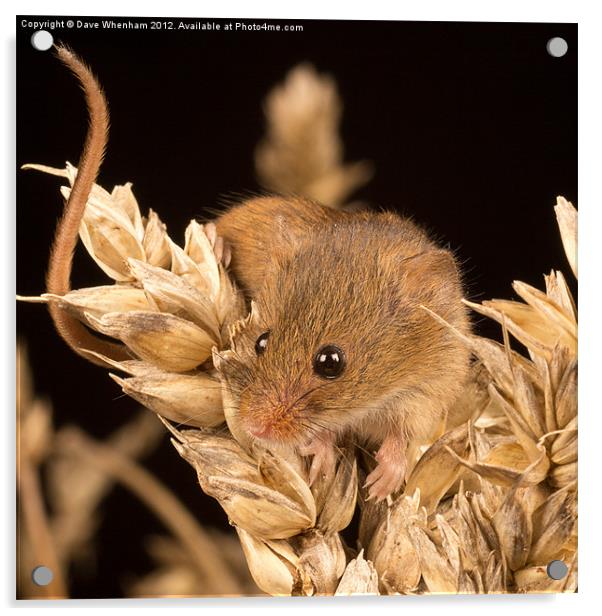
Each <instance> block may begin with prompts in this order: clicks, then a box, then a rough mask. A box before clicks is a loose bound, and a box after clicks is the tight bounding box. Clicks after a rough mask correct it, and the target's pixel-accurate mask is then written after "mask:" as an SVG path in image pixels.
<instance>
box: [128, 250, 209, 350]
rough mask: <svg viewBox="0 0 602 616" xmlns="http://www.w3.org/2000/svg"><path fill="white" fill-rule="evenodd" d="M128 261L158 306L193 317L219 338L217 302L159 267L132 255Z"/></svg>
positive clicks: (205, 329) (154, 303)
mask: <svg viewBox="0 0 602 616" xmlns="http://www.w3.org/2000/svg"><path fill="white" fill-rule="evenodd" d="M128 264H129V267H130V271H131V272H132V275H133V276H134V277H135V278H136V280H138V281H139V282H140V283H141V284H142V286H143V287H144V291H145V292H146V295H147V297H148V301H149V302H150V303H151V305H153V307H154V308H155V309H156V310H158V311H159V312H164V313H169V314H173V315H176V316H178V317H181V318H183V319H186V320H188V321H191V322H192V323H195V324H196V325H198V326H199V327H200V328H201V329H203V330H204V331H206V332H207V333H208V334H210V335H211V337H212V339H213V340H214V342H215V343H216V344H217V343H218V342H219V341H220V328H219V322H218V319H217V313H216V310H215V305H214V304H213V302H212V301H211V300H210V299H209V298H208V297H207V296H206V295H205V294H203V293H202V292H201V291H199V290H198V289H196V288H195V287H193V286H192V285H190V284H188V283H187V282H186V281H185V280H183V279H182V278H181V277H179V276H176V275H175V274H173V273H172V272H168V271H167V270H165V269H162V268H160V267H155V266H154V265H149V264H148V263H144V262H142V261H137V260H136V259H129V260H128Z"/></svg>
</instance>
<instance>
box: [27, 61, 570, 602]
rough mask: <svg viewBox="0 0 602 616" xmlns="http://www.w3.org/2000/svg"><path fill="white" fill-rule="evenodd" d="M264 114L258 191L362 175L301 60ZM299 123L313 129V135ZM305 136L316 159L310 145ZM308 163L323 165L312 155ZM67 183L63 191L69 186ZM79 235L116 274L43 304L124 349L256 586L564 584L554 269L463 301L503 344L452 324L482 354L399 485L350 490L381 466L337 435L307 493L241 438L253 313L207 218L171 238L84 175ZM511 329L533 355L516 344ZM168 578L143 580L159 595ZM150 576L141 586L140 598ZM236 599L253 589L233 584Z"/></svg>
mask: <svg viewBox="0 0 602 616" xmlns="http://www.w3.org/2000/svg"><path fill="white" fill-rule="evenodd" d="M291 102H293V103H294V105H292V106H291V105H289V104H288V103H291ZM267 108H268V117H269V126H270V129H269V132H268V136H267V138H266V141H265V142H264V143H263V145H262V146H261V147H260V150H259V153H258V168H259V170H260V172H261V173H262V174H263V177H264V178H265V179H266V180H265V181H266V184H268V185H270V186H271V187H273V188H277V189H279V190H286V191H290V190H294V191H297V192H303V193H304V194H306V195H309V196H314V197H315V196H316V195H317V194H318V193H319V192H320V191H323V192H322V193H321V194H322V195H323V196H324V195H330V197H329V198H326V200H327V201H329V202H330V203H331V204H336V203H340V202H341V201H342V200H343V199H344V198H345V197H346V196H347V195H348V193H349V191H350V190H351V188H352V187H354V186H357V185H358V183H359V181H358V177H359V176H358V175H357V170H356V172H352V170H349V169H347V170H345V169H344V168H343V167H340V145H337V144H338V135H337V132H336V124H337V121H338V117H339V114H340V104H339V102H338V98H337V96H336V92H335V90H334V84H333V82H332V81H331V80H330V79H328V78H318V77H317V76H316V75H315V74H314V73H313V72H312V71H311V69H309V68H308V67H300V68H297V69H295V70H294V71H292V72H291V74H290V75H289V77H288V79H287V82H286V84H285V85H284V86H283V87H282V88H280V89H277V90H275V91H274V92H273V93H272V94H271V95H270V97H269V99H268V107H267ZM308 126H309V127H311V130H312V131H314V132H315V135H314V136H310V137H307V131H308V130H309V129H308ZM312 134H313V133H312ZM304 136H305V137H307V140H306V142H304V141H303V139H301V137H304ZM305 137H304V138H305ZM308 147H312V148H315V149H316V152H317V153H316V156H313V157H312V156H306V153H307V150H304V148H308ZM320 157H322V158H320ZM308 160H312V161H313V162H312V165H314V164H315V167H313V166H311V165H310V166H309V167H307V168H304V167H303V164H306V163H307V161H308ZM307 164H309V163H307ZM28 167H29V168H35V169H39V170H41V171H46V172H49V173H53V174H55V175H59V176H62V177H64V178H66V179H67V180H68V182H69V184H71V185H72V184H73V179H74V177H75V174H76V169H74V168H73V167H72V166H71V165H69V164H67V167H66V169H64V170H62V169H51V168H48V167H43V166H40V165H28ZM341 174H342V175H341ZM360 176H361V173H360ZM341 177H345V178H346V179H345V180H344V181H341V180H340V178H341ZM362 177H363V176H362ZM326 178H329V179H328V180H327V179H326ZM337 178H338V179H337ZM329 182H330V184H329ZM337 182H338V183H337ZM326 185H328V186H329V188H328V189H326V188H324V186H326ZM316 187H320V188H319V190H318V189H316ZM342 187H344V189H343V188H342ZM62 191H63V194H65V195H67V194H68V191H69V187H63V189H62ZM316 191H317V192H316ZM556 212H557V217H558V221H559V225H560V234H561V236H562V240H563V243H564V246H565V250H566V251H567V257H568V260H569V262H570V264H571V268H572V269H573V271H574V272H575V273H576V271H577V269H576V211H575V209H574V208H573V206H572V205H571V204H570V203H568V202H567V201H565V200H564V199H563V198H561V197H559V199H558V205H557V206H556ZM80 235H81V238H82V241H83V242H84V245H85V246H86V248H87V249H88V252H89V253H90V255H91V256H92V257H93V258H94V260H95V261H96V262H97V263H98V264H99V266H100V267H101V268H102V269H103V271H105V273H107V275H108V276H110V277H111V278H112V279H113V280H114V283H115V284H113V285H108V286H103V287H95V288H88V289H80V290H76V291H72V292H70V293H68V294H67V295H65V296H63V297H57V296H50V295H43V296H41V298H39V299H38V300H37V301H45V302H58V303H59V304H60V305H61V306H64V307H65V308H66V309H68V310H70V311H71V312H72V313H73V314H74V315H76V316H77V317H78V318H79V319H81V320H82V321H83V322H85V323H86V324H87V325H89V326H90V327H91V328H92V329H94V330H96V331H98V332H100V333H102V334H106V335H109V336H112V337H114V338H116V339H118V340H120V341H122V342H123V343H124V344H125V345H126V346H127V348H128V349H129V351H130V353H131V356H132V359H131V360H129V361H123V362H114V361H112V360H110V359H108V358H104V357H100V358H101V359H103V360H104V361H105V363H106V364H107V366H109V367H110V368H112V369H113V370H114V371H116V372H120V373H121V374H122V375H124V376H116V375H114V374H112V375H111V376H112V377H113V378H114V380H115V381H116V383H117V384H118V385H119V386H120V387H121V388H122V389H123V391H124V392H125V393H127V394H128V395H130V396H132V397H133V398H135V399H136V400H138V401H140V402H141V403H142V404H144V405H145V406H147V407H148V408H149V409H151V410H152V411H154V412H155V413H157V414H158V415H160V416H161V417H163V418H164V423H165V426H166V427H167V429H168V430H169V431H170V433H171V435H172V442H173V444H174V447H175V448H176V449H177V451H178V452H179V453H180V455H181V456H182V457H183V458H184V459H185V460H186V461H187V462H188V463H189V464H190V465H192V466H193V468H194V469H195V471H196V473H197V475H198V480H199V483H200V486H201V488H202V489H203V490H204V491H205V492H206V493H207V494H209V495H210V496H212V497H214V498H215V499H217V501H218V502H219V503H220V505H221V506H222V507H223V509H224V511H225V514H226V515H227V517H228V519H229V521H230V524H232V526H234V528H235V530H236V532H237V534H238V538H239V540H240V544H241V546H242V549H243V552H244V555H245V557H246V562H247V565H248V568H249V570H250V572H251V575H252V576H253V579H254V581H255V583H256V584H257V586H258V587H259V588H260V589H261V590H262V591H264V592H266V593H269V594H272V595H291V594H292V595H332V594H353V593H359V594H376V593H380V594H397V593H401V594H421V593H501V592H557V591H574V590H575V589H576V584H577V577H576V576H577V526H576V520H577V506H576V501H577V399H576V387H577V355H576V354H577V324H576V308H575V304H574V301H573V298H572V296H571V293H570V291H569V288H568V285H567V283H566V280H565V278H564V276H563V275H562V273H561V272H558V271H552V272H551V273H550V274H549V275H548V276H546V277H545V291H541V290H538V289H536V288H534V287H531V286H529V285H527V284H525V283H522V282H518V281H517V282H515V283H514V285H513V286H514V289H515V291H516V293H517V294H518V295H519V296H520V298H521V299H522V300H524V301H523V302H518V301H507V300H492V301H488V302H484V303H483V304H473V303H470V302H467V303H468V305H469V306H471V307H472V308H473V309H474V310H476V311H477V312H479V313H481V314H484V315H485V316H487V317H489V318H492V319H495V320H496V321H498V322H499V323H500V324H501V326H502V331H503V340H504V343H503V344H499V343H498V342H495V341H493V340H489V339H485V338H480V337H478V336H466V335H465V334H462V333H460V332H455V333H456V335H457V336H459V337H460V339H461V340H462V341H463V342H464V343H465V344H466V345H467V347H468V348H469V349H470V350H471V352H472V353H473V355H474V357H475V358H476V360H475V363H474V366H473V377H472V380H471V382H470V383H468V384H467V387H466V389H465V392H464V395H463V396H462V398H461V399H460V400H458V401H457V403H456V405H455V407H454V408H453V409H451V410H450V412H449V413H448V415H447V417H446V418H445V419H444V421H442V423H441V425H440V426H439V431H438V435H437V437H436V438H435V440H434V441H433V442H431V443H430V444H428V445H426V446H418V444H411V446H410V451H409V452H408V456H409V469H408V474H407V480H406V484H405V487H404V489H403V491H402V492H401V493H400V494H398V495H396V497H395V498H394V499H392V498H389V499H388V500H387V501H384V502H380V503H376V502H374V501H369V500H367V494H366V493H365V490H364V488H363V487H362V486H363V484H364V481H365V478H366V475H367V474H368V473H369V472H370V470H371V469H372V468H373V465H374V460H373V458H372V457H371V456H370V455H366V454H365V453H361V452H359V451H357V450H356V449H355V447H354V446H353V444H352V443H345V444H343V445H342V446H341V448H340V451H339V457H338V462H337V464H336V466H335V468H334V469H333V471H332V472H331V473H330V474H329V475H322V476H320V477H318V479H317V480H316V481H315V482H314V483H312V485H311V486H310V485H309V483H310V482H309V478H308V464H307V460H305V459H304V458H303V457H301V456H299V455H297V454H293V453H290V452H289V453H287V452H282V451H270V450H267V449H265V448H263V447H261V446H259V445H258V444H257V443H252V442H251V441H250V440H249V438H248V437H247V436H246V434H245V432H244V431H243V430H242V429H241V428H240V426H239V425H238V423H237V412H236V410H237V405H238V400H237V396H236V392H235V390H234V388H232V387H231V386H230V384H231V382H232V375H233V374H235V373H236V371H237V370H239V369H241V365H242V362H243V359H242V358H241V356H240V354H239V352H238V349H237V340H238V338H239V336H240V334H241V332H242V331H243V330H244V328H245V327H248V326H249V324H250V323H252V321H253V319H254V318H256V314H255V312H254V309H253V306H252V305H251V306H250V308H248V307H247V306H246V305H245V302H244V301H243V298H242V296H241V294H240V293H239V291H238V290H237V288H236V286H235V284H234V282H233V281H232V280H231V279H230V277H229V275H228V272H227V264H228V262H229V255H228V253H227V250H225V249H224V246H223V243H222V242H221V241H220V239H219V238H218V237H216V234H215V228H214V226H213V225H212V224H207V225H204V226H203V225H200V224H198V223H197V222H195V221H192V222H191V223H190V225H189V226H188V228H187V230H186V237H185V244H184V247H183V248H182V247H179V246H177V245H176V244H175V243H174V242H173V241H172V239H171V238H170V237H169V236H168V234H167V232H166V229H165V225H163V223H161V221H160V219H159V218H158V216H157V215H156V214H155V213H154V212H152V211H151V212H150V213H149V214H148V216H146V217H143V216H142V215H141V213H140V211H139V208H138V204H137V202H136V199H135V197H134V195H133V193H132V191H131V186H130V185H129V184H126V185H125V186H117V187H115V188H114V189H113V191H112V192H111V193H109V192H107V191H105V190H104V189H102V188H100V187H98V186H95V188H94V190H93V192H92V194H91V196H90V200H89V204H88V211H87V213H86V216H85V219H84V222H83V223H82V227H81V230H80ZM425 310H426V309H425ZM431 316H432V318H433V319H440V317H438V315H436V314H433V313H431ZM510 335H512V336H514V337H515V338H516V339H517V340H518V341H520V342H521V343H522V344H523V345H524V346H525V347H526V348H527V350H528V357H526V356H523V355H521V354H519V353H518V352H517V351H515V350H513V349H512V348H511V344H510ZM171 422H174V423H175V424H177V425H174V423H171ZM182 425H185V426H187V427H186V428H185V429H182V428H181V426H182ZM356 505H359V508H360V511H361V517H360V528H359V537H358V542H357V545H349V546H348V545H346V544H345V542H344V541H343V539H342V537H341V534H340V533H341V531H342V530H343V529H345V528H346V527H347V526H348V525H349V523H350V521H351V519H352V517H353V515H354V511H355V510H356ZM155 506H157V505H156V504H155ZM162 550H163V551H160V550H159V551H160V552H161V554H162V555H161V556H160V557H159V561H162V562H164V563H167V562H169V563H172V565H170V566H173V567H176V566H177V563H178V562H181V561H179V560H178V559H177V558H175V557H173V554H172V552H171V551H170V549H169V548H166V547H165V545H164V546H163V548H162ZM188 557H189V558H193V559H194V555H193V554H191V553H190V552H189V553H188ZM555 559H558V560H563V561H564V562H566V563H567V565H568V566H569V573H568V575H567V576H566V577H565V578H564V579H563V580H559V581H554V580H552V579H551V578H550V577H548V575H547V572H546V567H547V565H548V563H549V562H550V561H551V560H555ZM199 569H200V570H202V563H200V562H197V570H199ZM170 571H173V569H170V570H169V571H163V573H161V574H157V577H156V578H155V579H154V581H153V582H150V581H149V583H156V584H157V587H158V588H165V589H167V588H168V586H169V584H168V580H169V573H170ZM194 575H195V574H193V577H194ZM166 580H167V581H166ZM189 581H190V580H189ZM231 581H232V584H231V585H230V586H229V587H228V588H227V589H226V588H222V589H221V590H220V589H218V588H215V587H214V586H211V585H209V586H207V587H204V588H203V592H208V593H210V592H216V593H218V594H228V593H231V592H236V591H235V590H233V589H234V588H235V587H236V582H235V580H234V577H233V578H231ZM226 585H227V584H226ZM148 588H149V586H148V585H145V584H140V585H138V586H137V590H136V592H137V593H138V594H147V593H148ZM173 588H174V590H172V591H167V590H166V593H167V592H168V593H169V594H186V592H184V590H183V589H184V588H186V589H190V588H191V586H190V585H189V584H187V583H182V586H177V585H176V586H174V587H173ZM197 588H199V587H198V586H197ZM209 589H210V590H209ZM238 592H249V590H248V587H244V589H243V587H242V586H241V585H240V584H239V586H238Z"/></svg>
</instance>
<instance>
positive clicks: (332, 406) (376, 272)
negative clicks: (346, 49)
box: [216, 197, 469, 500]
mask: <svg viewBox="0 0 602 616" xmlns="http://www.w3.org/2000/svg"><path fill="white" fill-rule="evenodd" d="M216 226H217V232H218V233H219V235H220V236H221V237H223V238H224V240H225V242H227V243H228V244H229V245H230V247H231V249H232V263H231V271H232V273H233V274H234V277H235V279H236V280H237V281H238V283H239V285H240V286H241V287H242V288H243V289H244V290H245V291H246V293H247V294H248V296H249V297H250V298H252V299H253V301H254V302H255V305H256V308H257V313H258V319H257V323H256V324H255V325H254V326H253V327H251V328H250V329H245V330H243V332H242V334H241V336H242V337H243V340H242V341H241V343H240V344H241V345H243V347H244V346H245V345H246V347H247V351H248V352H249V353H248V354H249V355H252V356H253V360H252V361H250V362H249V366H248V369H245V370H243V371H240V373H239V374H238V375H237V376H235V377H234V379H235V381H236V379H238V382H236V383H235V384H236V386H237V388H238V389H239V391H240V420H241V423H242V425H243V427H245V428H246V430H247V431H248V432H249V433H250V434H251V435H252V436H253V437H255V438H256V439H258V440H260V441H262V442H264V443H268V444H269V443H274V444H279V445H289V446H293V447H296V448H297V449H298V451H299V452H300V453H302V454H304V455H313V460H312V465H311V469H310V482H313V481H314V480H315V478H316V477H317V475H318V474H319V473H320V472H321V471H322V470H324V469H325V467H327V466H328V465H331V464H333V460H334V455H333V454H334V446H335V445H336V441H337V438H339V437H340V436H341V435H343V434H344V433H349V432H350V433H351V435H352V436H353V437H354V439H355V440H356V441H358V442H359V443H364V444H366V445H368V446H369V447H371V448H374V447H377V448H378V452H377V453H376V460H377V462H378V464H377V466H376V468H375V470H374V471H373V472H372V473H371V474H370V475H369V476H368V478H367V482H366V485H367V486H369V492H370V496H373V497H375V498H377V499H379V500H380V499H382V498H384V497H386V496H387V495H389V494H390V493H392V492H393V491H395V490H397V489H398V488H399V487H400V486H401V484H402V482H403V479H404V477H405V471H406V458H405V454H406V448H407V445H408V442H409V441H410V440H411V439H414V438H418V439H425V438H427V437H428V436H429V435H430V433H431V432H432V430H433V428H434V427H435V425H436V424H437V421H438V420H439V419H440V418H441V416H442V414H443V413H444V412H445V410H446V409H447V408H448V407H449V406H450V405H451V404H452V403H453V401H454V400H455V398H456V397H457V396H458V394H459V393H460V391H461V388H462V386H463V381H464V380H465V378H466V376H467V371H468V366H469V353H468V351H467V350H466V348H465V346H464V345H463V344H462V343H461V342H460V341H459V340H458V339H457V337H456V336H455V335H453V333H451V332H450V331H449V330H448V329H447V328H445V327H444V326H442V325H441V324H440V323H439V322H437V321H436V320H435V319H434V318H433V317H432V316H431V315H430V314H428V312H427V311H425V310H424V309H423V308H422V306H424V307H426V308H428V309H430V310H432V311H433V312H435V313H437V314H438V315H439V316H441V317H443V319H445V320H446V321H447V322H448V323H450V324H451V325H452V326H454V327H455V328H456V329H458V330H460V331H462V332H465V333H467V332H468V330H469V322H468V317H467V314H466V309H465V307H464V305H463V304H462V301H461V300H462V286H461V281H460V276H459V272H458V268H457V265H456V262H455V260H454V257H453V255H452V253H451V252H450V251H448V250H445V249H442V248H439V247H438V246H437V245H436V244H435V243H434V242H432V241H431V240H430V239H429V238H428V236H427V235H426V233H425V232H424V231H422V230H421V229H420V228H419V227H418V226H417V225H416V224H414V223H413V222H412V221H410V220H408V219H405V218H401V217H400V216H398V215H396V214H394V213H385V212H368V211H363V212H353V213H348V212H344V211H340V210H333V209H330V208H327V207H325V206H322V205H320V204H318V203H315V202H312V201H309V200H307V199H302V198H298V197H262V198H256V199H251V200H248V201H246V202H244V203H242V204H240V205H237V206H235V207H233V208H232V209H230V210H229V211H227V212H226V213H225V214H223V215H222V216H221V217H220V218H218V219H217V221H216Z"/></svg>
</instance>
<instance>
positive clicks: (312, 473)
mask: <svg viewBox="0 0 602 616" xmlns="http://www.w3.org/2000/svg"><path fill="white" fill-rule="evenodd" d="M299 453H300V454H301V455H302V456H313V459H312V461H311V466H310V468H309V485H310V486H311V485H313V484H314V482H315V481H316V479H317V478H318V477H319V476H320V475H323V476H325V475H328V474H329V473H332V472H334V468H335V465H336V460H337V457H336V454H335V451H334V444H333V443H332V441H329V440H323V439H320V438H314V439H313V440H312V441H311V442H310V443H309V445H305V446H304V447H300V448H299Z"/></svg>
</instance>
